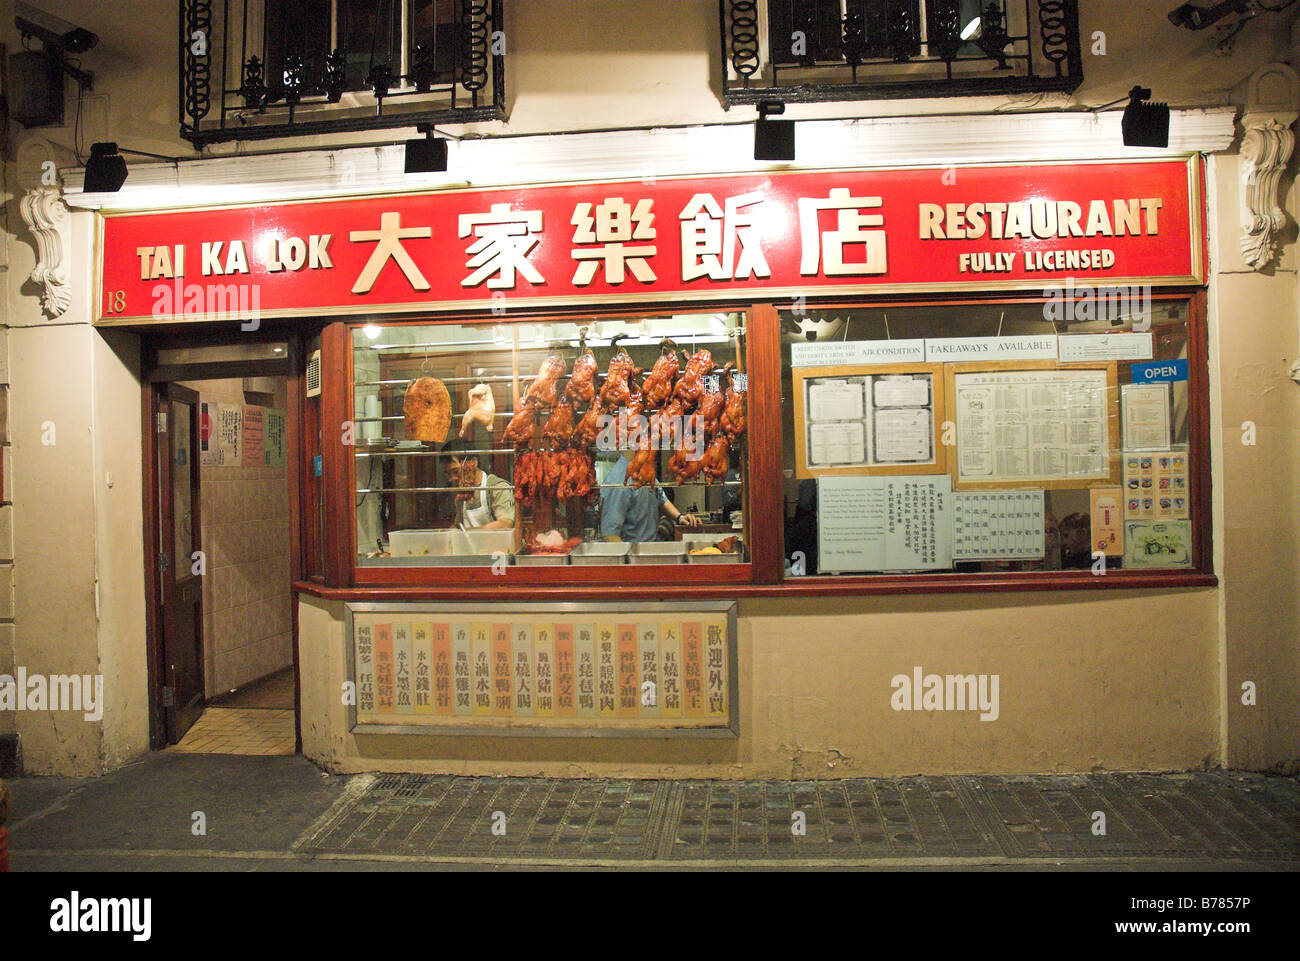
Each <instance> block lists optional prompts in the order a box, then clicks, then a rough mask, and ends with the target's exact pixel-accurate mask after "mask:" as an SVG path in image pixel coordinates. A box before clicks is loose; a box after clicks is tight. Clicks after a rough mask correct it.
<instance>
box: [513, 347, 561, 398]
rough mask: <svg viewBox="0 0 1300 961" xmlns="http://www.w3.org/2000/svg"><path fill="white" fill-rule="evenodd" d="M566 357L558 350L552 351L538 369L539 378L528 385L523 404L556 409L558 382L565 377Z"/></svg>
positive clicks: (535, 378)
mask: <svg viewBox="0 0 1300 961" xmlns="http://www.w3.org/2000/svg"><path fill="white" fill-rule="evenodd" d="M564 371H565V365H564V356H563V355H562V354H561V353H560V352H559V351H557V350H553V351H551V352H550V353H549V354H547V355H546V359H545V360H544V361H542V365H541V366H540V367H538V368H537V376H536V377H534V378H533V382H532V383H531V384H529V385H528V391H527V393H525V394H524V399H523V403H525V404H534V405H536V406H538V407H554V406H555V401H556V387H555V385H556V382H557V381H558V380H559V379H560V378H561V377H563V376H564Z"/></svg>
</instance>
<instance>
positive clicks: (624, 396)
mask: <svg viewBox="0 0 1300 961" xmlns="http://www.w3.org/2000/svg"><path fill="white" fill-rule="evenodd" d="M627 336H628V335H627V334H615V335H614V336H613V337H611V338H610V340H609V345H610V346H611V347H615V348H617V350H616V351H615V353H614V356H613V357H611V358H610V359H609V370H608V371H606V373H605V383H604V384H603V385H601V388H600V406H601V407H603V408H605V410H607V411H613V410H615V409H616V408H618V407H622V406H623V405H624V404H626V403H627V402H628V398H629V396H630V394H631V390H632V389H631V386H630V384H629V381H630V380H631V379H632V377H633V376H634V374H635V373H636V365H635V364H633V363H632V357H631V355H630V354H629V353H628V352H627V349H626V348H625V347H619V346H618V342H619V341H620V340H622V339H623V338H624V337H627Z"/></svg>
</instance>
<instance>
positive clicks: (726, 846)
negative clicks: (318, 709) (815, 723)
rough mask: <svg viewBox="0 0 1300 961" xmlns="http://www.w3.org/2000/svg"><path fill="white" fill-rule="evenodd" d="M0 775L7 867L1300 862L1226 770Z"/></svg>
mask: <svg viewBox="0 0 1300 961" xmlns="http://www.w3.org/2000/svg"><path fill="white" fill-rule="evenodd" d="M9 784H10V788H11V790H12V792H13V800H14V805H13V808H14V809H13V813H12V816H11V821H10V825H9V827H10V861H11V868H12V870H14V871H79V870H110V871H151V870H202V871H213V870H217V871H254V870H277V871H285V870H291V871H298V870H313V871H338V870H345V871H346V870H385V871H387V870H429V869H430V868H434V869H437V868H442V869H448V870H511V869H525V870H526V869H532V870H538V869H546V870H557V869H558V870H572V869H589V868H593V867H609V868H634V869H639V870H646V869H650V870H677V869H690V868H708V869H723V870H726V869H743V870H753V869H756V868H758V869H769V868H770V869H778V870H779V869H795V868H798V869H806V868H809V867H819V868H827V869H837V870H846V869H847V870H853V869H861V870H927V869H947V870H952V869H972V870H999V869H1015V870H1071V871H1080V870H1085V871H1086V870H1130V871H1131V870H1160V869H1165V870H1168V869H1181V870H1263V871H1294V870H1300V779H1298V778H1294V777H1292V778H1280V777H1266V776H1263V775H1256V774H1242V773H1234V772H1228V773H1222V772H1198V773H1189V774H1163V775H1154V774H1108V775H1061V776H1016V777H1011V776H982V777H974V776H961V777H912V778H881V779H854V780H846V781H639V780H567V779H566V780H549V779H540V778H459V777H444V776H429V775H356V776H353V777H333V776H329V775H326V774H324V773H323V772H321V771H320V770H318V769H317V768H315V767H314V766H313V765H312V764H310V763H309V762H307V761H306V760H304V759H303V758H301V757H237V756H231V755H184V754H176V753H170V752H168V753H158V754H153V755H150V756H149V757H148V758H146V759H144V760H142V761H140V762H139V763H136V764H133V765H130V766H129V767H127V768H124V769H123V770H121V771H117V772H115V773H114V774H111V775H109V776H107V777H104V778H100V779H95V780H73V779H65V778H23V779H18V780H14V781H10V782H9ZM1099 815H1101V816H1104V830H1105V833H1099V831H1100V829H1101V827H1102V817H1100V816H1099ZM196 825H201V826H202V828H203V832H197V831H196Z"/></svg>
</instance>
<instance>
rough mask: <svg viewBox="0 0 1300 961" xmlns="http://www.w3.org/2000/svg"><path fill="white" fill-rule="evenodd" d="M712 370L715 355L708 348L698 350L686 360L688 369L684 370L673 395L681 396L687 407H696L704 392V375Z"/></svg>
mask: <svg viewBox="0 0 1300 961" xmlns="http://www.w3.org/2000/svg"><path fill="white" fill-rule="evenodd" d="M711 370H713V355H712V354H710V353H709V352H708V351H707V350H700V351H697V352H696V353H695V354H694V355H693V356H692V357H691V359H690V360H688V361H687V362H686V369H685V370H684V371H682V376H681V378H680V379H679V380H678V381H677V386H676V387H675V388H673V396H674V397H679V398H681V400H682V403H683V404H684V405H685V406H686V407H687V408H691V407H694V406H695V405H696V404H697V403H699V400H700V397H701V396H702V395H703V393H704V377H705V375H706V374H708V373H709V371H711Z"/></svg>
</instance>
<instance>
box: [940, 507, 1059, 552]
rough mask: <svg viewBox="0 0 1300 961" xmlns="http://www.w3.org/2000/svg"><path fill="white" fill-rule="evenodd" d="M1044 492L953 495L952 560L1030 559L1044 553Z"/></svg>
mask: <svg viewBox="0 0 1300 961" xmlns="http://www.w3.org/2000/svg"><path fill="white" fill-rule="evenodd" d="M1044 532H1045V527H1044V524H1043V492H1042V491H1041V490H1027V491H971V492H964V493H959V494H954V495H953V518H952V556H953V560H955V561H971V560H995V561H1011V560H1032V559H1037V558H1040V557H1043V556H1044V555H1045V553H1046V546H1045V539H1044Z"/></svg>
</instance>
